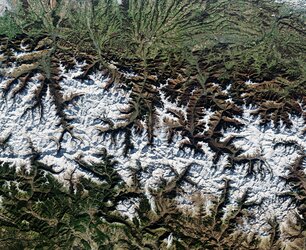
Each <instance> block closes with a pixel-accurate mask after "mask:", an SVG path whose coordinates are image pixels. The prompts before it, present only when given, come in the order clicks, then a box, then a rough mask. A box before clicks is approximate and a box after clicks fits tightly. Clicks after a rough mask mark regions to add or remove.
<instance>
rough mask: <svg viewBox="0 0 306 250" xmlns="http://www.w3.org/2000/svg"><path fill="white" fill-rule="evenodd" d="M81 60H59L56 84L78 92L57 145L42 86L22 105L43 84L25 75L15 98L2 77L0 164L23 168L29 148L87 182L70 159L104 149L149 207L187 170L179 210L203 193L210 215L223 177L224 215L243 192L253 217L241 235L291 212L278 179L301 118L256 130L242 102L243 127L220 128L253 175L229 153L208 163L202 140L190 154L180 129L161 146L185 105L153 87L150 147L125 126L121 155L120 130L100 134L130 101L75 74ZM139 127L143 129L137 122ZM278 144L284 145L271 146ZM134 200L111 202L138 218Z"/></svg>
mask: <svg viewBox="0 0 306 250" xmlns="http://www.w3.org/2000/svg"><path fill="white" fill-rule="evenodd" d="M84 65H85V64H84V63H77V62H76V66H75V68H74V69H71V70H65V67H64V66H63V65H61V70H62V76H63V80H62V81H61V82H60V87H61V91H62V94H63V96H64V98H69V97H71V96H72V95H73V94H76V93H78V94H80V96H79V97H78V98H77V99H75V100H74V101H73V102H72V103H70V104H69V105H68V106H67V107H66V108H65V110H64V113H65V114H66V116H67V117H69V118H70V119H71V121H70V122H69V129H70V131H71V133H68V132H65V133H64V136H63V139H62V142H61V143H59V140H60V137H61V135H62V133H63V132H64V128H63V126H62V125H61V123H60V118H59V116H58V115H57V112H56V107H55V104H54V100H53V97H52V95H51V94H50V92H49V90H48V91H47V95H46V96H45V97H44V99H43V101H42V103H43V106H42V107H37V108H35V109H29V108H30V107H31V106H33V104H34V103H35V98H34V92H35V90H37V88H39V87H40V86H41V84H42V83H41V82H40V81H39V78H38V77H34V78H32V79H31V81H30V82H29V83H28V85H27V87H26V88H25V90H23V91H22V92H20V93H18V94H16V95H15V96H14V97H13V95H11V92H12V91H13V90H11V91H10V92H9V93H8V95H6V96H5V95H4V93H3V90H1V89H2V88H1V87H3V85H4V84H5V80H6V79H3V80H2V82H0V96H1V98H0V138H7V137H8V135H10V138H9V140H8V143H7V144H6V145H4V146H2V147H0V160H1V161H5V162H9V163H11V165H12V166H14V167H20V166H22V165H23V166H27V167H30V160H31V157H32V156H33V153H34V152H33V150H35V151H36V152H38V153H39V154H40V159H39V160H40V161H41V162H43V163H45V164H48V165H50V166H53V169H54V170H55V171H60V170H63V171H62V172H60V173H59V174H57V175H56V177H57V178H58V179H59V180H61V181H62V182H65V180H67V179H68V178H69V177H70V175H71V174H72V173H73V174H74V178H76V179H77V177H78V176H85V177H87V178H92V179H93V176H91V175H90V174H88V173H86V172H84V171H82V169H80V168H79V167H78V165H77V163H76V159H79V158H80V157H82V159H84V160H85V161H86V162H88V163H93V162H99V161H100V159H99V157H98V154H99V153H101V152H102V151H103V150H104V149H106V150H107V152H108V154H110V155H113V156H114V157H115V160H116V161H117V162H118V163H117V165H116V170H117V171H118V172H119V174H120V175H121V177H122V178H123V180H124V181H125V182H126V183H127V184H128V185H132V184H133V178H132V176H133V171H135V170H139V173H140V174H139V176H140V186H141V188H142V190H143V192H144V193H145V194H146V195H147V197H148V199H149V201H150V203H151V207H152V209H153V210H154V209H155V200H154V199H155V198H154V192H152V191H154V190H157V189H159V188H161V187H162V185H163V184H164V183H169V182H170V181H172V180H174V178H176V176H178V175H180V174H181V173H183V171H185V170H186V169H187V168H189V169H188V170H187V176H188V178H189V179H190V180H191V181H192V182H193V183H195V184H196V186H191V185H190V184H188V183H187V182H185V181H183V183H182V188H183V190H184V193H182V194H180V196H178V197H177V198H176V201H177V202H178V206H179V207H180V208H182V209H189V210H190V209H193V206H194V205H193V202H192V201H191V197H192V195H193V194H199V195H200V196H202V197H204V200H205V204H204V205H205V208H206V212H207V213H210V212H211V209H212V202H211V199H213V197H218V195H220V194H221V192H222V188H223V186H224V180H225V179H227V180H229V185H230V204H229V205H228V207H226V208H225V211H227V212H226V213H225V216H226V215H227V213H229V212H230V211H231V210H233V209H234V208H235V207H236V206H237V204H238V200H239V199H241V197H242V196H243V195H244V193H245V192H247V193H248V196H247V202H248V203H250V204H251V203H253V204H254V206H252V207H251V208H249V211H248V212H249V213H250V214H252V215H253V216H250V217H247V218H244V223H243V224H242V225H240V226H239V227H240V229H241V230H244V231H246V232H259V233H261V234H262V235H266V234H267V232H268V229H269V225H268V223H267V220H268V219H270V218H271V217H276V218H277V220H278V221H280V222H284V221H285V220H286V216H287V214H288V213H289V212H293V211H294V210H295V206H294V203H292V202H291V200H290V199H289V198H284V197H283V196H281V194H284V193H286V192H287V191H290V187H289V186H288V185H287V184H286V183H285V182H284V180H283V179H282V177H284V176H286V175H287V174H288V173H289V172H288V170H289V168H290V165H291V164H292V163H293V162H294V161H295V160H296V159H297V158H298V157H299V156H300V155H301V153H303V152H304V153H305V148H306V140H305V139H306V138H305V135H303V134H302V133H301V131H302V130H303V128H304V121H303V118H302V117H294V116H292V117H291V120H292V123H293V126H292V128H290V129H287V128H285V127H281V128H279V129H275V128H274V127H272V125H267V126H266V127H262V126H260V125H259V122H260V121H259V118H256V117H253V116H252V115H251V112H252V111H254V109H255V107H243V109H244V113H243V115H242V117H237V118H236V119H238V120H239V121H240V122H241V123H242V124H244V126H243V127H242V129H241V130H240V131H239V132H238V131H237V130H236V129H227V130H226V131H224V138H223V139H222V140H226V139H227V138H229V137H231V136H239V139H236V140H234V145H235V146H236V147H239V148H241V149H242V150H243V152H242V153H241V155H239V157H243V156H244V157H246V156H252V157H256V158H257V159H260V160H261V161H259V162H256V163H254V165H253V174H251V175H250V174H249V170H250V166H249V164H247V163H241V164H236V165H235V166H234V167H232V168H231V169H229V168H228V165H229V161H230V159H229V156H228V155H222V156H221V157H220V159H219V161H218V162H217V163H216V164H214V163H213V161H212V159H213V157H214V155H215V153H214V152H213V151H212V150H211V149H210V147H209V146H208V145H207V144H206V143H201V148H202V150H203V151H204V154H199V153H195V152H194V151H193V150H192V149H190V148H185V149H180V148H179V146H180V145H181V143H182V142H183V141H186V140H188V138H186V137H183V136H182V135H181V134H180V133H177V134H176V135H175V136H174V138H173V141H172V142H171V143H168V142H167V133H168V129H169V126H170V125H169V123H167V122H165V121H167V120H168V121H169V120H171V121H172V123H175V122H177V123H178V122H179V121H178V118H176V117H174V116H173V115H172V114H171V112H169V110H175V111H177V112H179V113H181V114H182V115H183V117H184V118H185V119H186V117H187V112H186V107H179V106H178V105H177V103H172V102H170V101H169V100H168V99H166V98H165V95H164V93H162V90H161V89H160V97H161V102H162V104H163V105H161V107H160V108H157V114H158V118H157V121H156V124H157V125H156V130H155V132H154V135H155V138H154V145H153V146H150V145H148V141H147V134H146V132H145V130H144V131H142V132H140V133H139V132H136V129H135V128H132V129H131V141H132V143H133V146H134V148H133V149H132V150H131V151H130V152H129V154H128V155H127V156H126V157H125V156H124V155H123V150H124V140H125V132H124V131H119V132H118V133H117V134H116V135H114V136H111V134H110V133H103V131H105V130H108V129H115V128H120V127H121V126H123V125H124V124H126V123H128V122H129V121H128V118H126V117H124V116H123V115H122V113H121V112H120V110H122V109H124V108H126V107H128V106H129V101H130V100H129V95H130V92H129V91H126V90H124V89H123V88H122V84H121V83H114V84H113V85H112V86H110V87H109V88H107V89H105V87H106V86H107V85H108V83H107V81H108V80H109V79H108V77H107V76H104V75H103V74H102V73H101V72H96V73H94V74H92V75H91V76H90V79H89V80H80V79H77V78H76V77H77V76H80V75H81V73H82V67H83V66H84ZM15 87H17V86H15ZM13 89H14V88H13ZM1 94H2V95H1ZM213 115H214V112H212V111H211V110H205V117H204V118H203V119H202V121H201V122H202V123H203V124H205V130H208V123H209V120H210V118H211V117H212V116H213ZM142 124H143V125H144V126H145V123H144V122H142ZM101 131H102V132H101ZM203 133H204V131H203ZM292 141H295V142H296V144H297V145H299V147H294V146H284V145H285V144H286V142H292ZM278 142H283V143H285V144H282V145H280V146H277V147H276V146H275V145H276V144H277V143H278ZM59 144H60V145H59ZM290 145H291V144H290ZM301 150H304V151H303V152H302V151H301ZM95 181H98V180H95ZM137 204H138V201H137V200H125V201H122V202H120V203H119V204H118V206H117V210H118V211H119V212H120V213H122V214H124V215H126V216H127V217H128V218H130V219H132V218H133V217H135V216H137V213H136V210H135V208H136V207H137ZM169 242H171V239H169ZM169 244H170V243H169Z"/></svg>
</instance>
